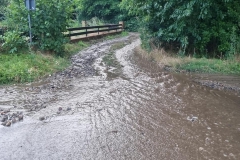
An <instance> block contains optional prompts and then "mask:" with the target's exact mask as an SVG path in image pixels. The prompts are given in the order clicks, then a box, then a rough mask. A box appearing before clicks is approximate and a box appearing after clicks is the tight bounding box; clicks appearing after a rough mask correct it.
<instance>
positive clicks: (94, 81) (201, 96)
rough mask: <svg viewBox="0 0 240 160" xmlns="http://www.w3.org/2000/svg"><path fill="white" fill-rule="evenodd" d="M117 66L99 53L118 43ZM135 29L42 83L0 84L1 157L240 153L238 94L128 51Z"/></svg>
mask: <svg viewBox="0 0 240 160" xmlns="http://www.w3.org/2000/svg"><path fill="white" fill-rule="evenodd" d="M120 42H121V43H124V44H125V45H126V46H125V47H123V48H121V49H118V50H117V51H116V52H115V56H114V57H115V61H117V63H118V64H119V65H118V66H120V67H116V68H114V67H109V66H106V65H105V62H104V61H103V57H104V55H105V54H107V53H108V52H109V51H110V50H111V46H113V45H114V44H116V43H120ZM138 45H140V40H139V38H138V35H137V34H130V36H128V37H125V38H119V39H115V40H110V41H105V42H102V43H98V44H96V45H93V46H91V47H90V48H88V49H86V50H84V51H82V52H80V53H79V54H78V55H75V56H73V57H72V65H71V66H70V67H69V68H68V69H66V70H65V71H63V72H60V73H57V74H54V75H49V77H47V78H46V79H43V80H41V81H39V82H35V83H31V84H24V85H12V86H1V87H0V97H1V98H0V108H1V109H2V112H3V111H5V110H8V111H10V112H8V111H7V113H3V114H8V116H9V117H8V120H11V118H12V116H11V115H12V114H17V115H24V118H23V121H20V122H16V123H14V124H11V126H10V127H5V126H2V125H1V126H0V159H4V160H5V159H7V160H9V159H18V160H19V159H30V160H32V159H44V160H46V159H83V160H87V159H102V160H106V159H107V160H108V159H109V160H112V159H117V160H118V159H134V160H140V159H142V160H146V159H151V160H158V159H159V160H170V159H171V160H203V159H208V160H210V159H211V160H225V159H227V160H228V159H229V160H238V159H240V97H239V95H237V94H236V95H235V94H232V93H224V92H222V91H218V90H212V89H210V88H207V87H204V86H202V85H199V84H197V83H195V82H193V80H192V78H191V76H188V75H183V74H177V73H174V74H173V73H169V72H165V71H164V70H163V69H161V68H159V67H157V66H156V65H154V64H152V63H149V62H148V61H147V60H144V59H142V57H141V56H138V55H135V54H133V49H134V48H135V47H136V46H138Z"/></svg>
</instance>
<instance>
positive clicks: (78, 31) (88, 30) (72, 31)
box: [65, 23, 123, 40]
mask: <svg viewBox="0 0 240 160" xmlns="http://www.w3.org/2000/svg"><path fill="white" fill-rule="evenodd" d="M67 30H68V33H66V34H65V35H66V36H67V37H70V39H71V40H76V39H82V38H86V37H94V36H98V35H103V34H108V33H116V32H121V31H123V24H122V23H120V24H108V25H101V26H89V27H78V28H68V29H67ZM83 35H85V36H83ZM74 36H81V37H77V38H73V37H74Z"/></svg>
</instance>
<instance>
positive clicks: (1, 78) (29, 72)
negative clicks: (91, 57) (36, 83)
mask: <svg viewBox="0 0 240 160" xmlns="http://www.w3.org/2000/svg"><path fill="white" fill-rule="evenodd" d="M67 65H68V60H66V59H63V58H59V57H53V56H45V55H42V54H32V53H28V54H24V53H22V54H2V55H1V56H0V84H6V83H23V82H30V81H33V80H36V79H38V78H40V77H42V76H45V75H48V74H51V73H53V72H56V71H57V70H62V69H64V68H65V67H66V66H67Z"/></svg>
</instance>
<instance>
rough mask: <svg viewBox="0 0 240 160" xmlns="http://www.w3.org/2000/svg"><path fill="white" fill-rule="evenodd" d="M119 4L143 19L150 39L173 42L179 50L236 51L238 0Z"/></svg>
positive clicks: (140, 0)
mask: <svg viewBox="0 0 240 160" xmlns="http://www.w3.org/2000/svg"><path fill="white" fill-rule="evenodd" d="M120 6H121V8H124V9H127V10H128V13H129V14H130V15H137V16H139V17H140V18H141V19H142V20H143V22H144V26H145V27H144V30H146V31H144V32H147V33H149V34H148V35H150V37H151V39H155V40H156V41H157V42H159V43H160V42H161V44H162V45H163V46H168V45H174V46H175V47H176V48H178V50H179V51H181V53H188V52H190V53H192V52H193V51H195V52H196V53H198V54H202V53H204V52H205V53H207V54H208V55H209V56H218V55H220V54H222V55H225V56H226V55H227V54H233V52H236V51H237V47H236V46H237V44H238V43H237V42H239V40H240V31H239V28H240V26H239V22H240V16H239V13H240V1H238V0H208V1H199V0H187V1H186V0H178V1H176V0H169V1H166V0H159V1H155V0H147V1H145V0H138V1H135V0H123V1H122V3H121V5H120ZM233 36H235V37H234V38H233Z"/></svg>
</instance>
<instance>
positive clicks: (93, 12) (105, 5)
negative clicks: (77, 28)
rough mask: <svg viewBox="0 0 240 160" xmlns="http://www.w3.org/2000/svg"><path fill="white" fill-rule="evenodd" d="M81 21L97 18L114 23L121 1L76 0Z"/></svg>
mask: <svg viewBox="0 0 240 160" xmlns="http://www.w3.org/2000/svg"><path fill="white" fill-rule="evenodd" d="M78 2H79V4H80V8H79V10H80V16H81V19H84V20H85V19H91V18H92V17H98V18H100V19H103V20H105V21H114V20H116V19H117V17H118V15H119V14H120V8H119V6H118V5H119V3H120V2H121V0H98V1H96V0H78Z"/></svg>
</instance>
